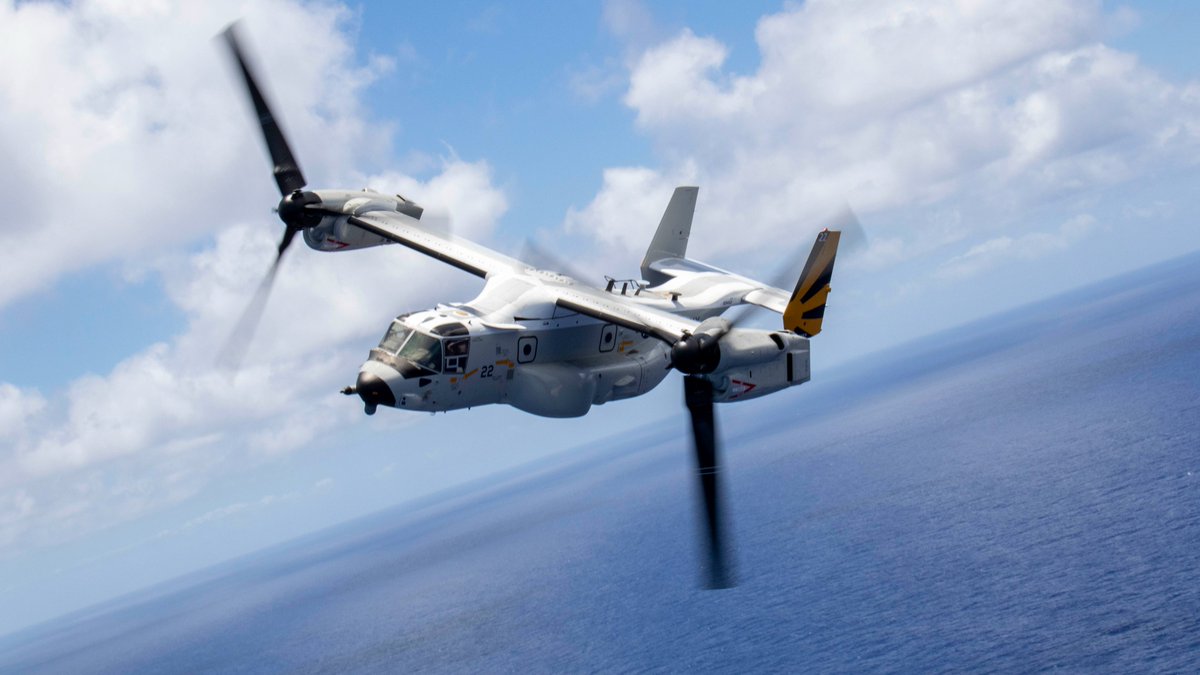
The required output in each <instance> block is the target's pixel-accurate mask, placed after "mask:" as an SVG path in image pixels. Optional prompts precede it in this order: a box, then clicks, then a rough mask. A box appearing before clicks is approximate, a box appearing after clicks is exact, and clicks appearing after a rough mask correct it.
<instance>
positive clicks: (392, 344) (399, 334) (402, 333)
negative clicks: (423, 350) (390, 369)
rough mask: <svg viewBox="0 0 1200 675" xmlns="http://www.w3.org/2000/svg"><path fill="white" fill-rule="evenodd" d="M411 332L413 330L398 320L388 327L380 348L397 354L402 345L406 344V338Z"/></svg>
mask: <svg viewBox="0 0 1200 675" xmlns="http://www.w3.org/2000/svg"><path fill="white" fill-rule="evenodd" d="M410 333H412V331H411V330H409V329H407V328H405V327H404V324H402V323H400V322H399V321H397V322H395V323H393V324H392V325H391V327H390V328H388V332H387V335H384V336H383V341H382V342H380V343H379V348H380V349H382V350H383V351H385V352H391V353H392V354H395V353H396V352H398V351H400V345H402V344H404V339H405V338H407V337H408V336H409V334H410Z"/></svg>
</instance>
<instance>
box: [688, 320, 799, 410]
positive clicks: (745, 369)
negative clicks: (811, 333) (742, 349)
mask: <svg viewBox="0 0 1200 675" xmlns="http://www.w3.org/2000/svg"><path fill="white" fill-rule="evenodd" d="M772 335H776V336H779V339H780V343H776V344H777V345H778V344H782V345H783V347H782V348H779V347H778V346H777V347H776V348H775V349H774V354H773V355H769V354H764V353H763V352H762V351H761V350H760V349H756V350H755V351H756V352H757V354H758V355H759V356H760V357H763V356H766V358H761V360H759V361H758V362H755V363H748V362H747V361H748V358H746V359H741V360H742V361H743V362H744V363H746V365H735V366H733V367H732V368H724V369H722V370H719V371H717V372H716V373H713V374H712V375H709V376H708V378H709V379H710V380H712V382H713V386H714V391H713V400H714V401H717V402H728V401H744V400H747V399H751V398H758V397H759V396H765V395H767V394H771V393H774V392H777V391H779V390H781V389H787V388H788V387H792V386H795V385H797V384H803V383H805V382H808V379H809V376H810V368H809V356H808V355H809V352H808V340H807V339H806V338H802V337H800V336H798V335H793V334H790V333H782V334H780V333H773V334H772ZM722 359H724V353H722ZM722 365H724V363H722Z"/></svg>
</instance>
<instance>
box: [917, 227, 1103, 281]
mask: <svg viewBox="0 0 1200 675" xmlns="http://www.w3.org/2000/svg"><path fill="white" fill-rule="evenodd" d="M1095 226H1096V219H1095V218H1094V217H1092V216H1091V215H1089V214H1086V213H1085V214H1080V215H1078V216H1075V217H1074V218H1072V219H1070V220H1068V221H1066V222H1065V223H1063V224H1062V225H1061V226H1059V228H1058V229H1057V230H1055V231H1053V232H1029V233H1027V234H1023V235H1020V236H1017V237H1012V236H1008V235H1005V236H1000V237H995V238H993V239H989V240H987V241H985V242H983V243H982V244H976V245H975V246H972V247H971V248H969V249H967V251H966V252H965V253H963V254H962V255H958V256H955V257H953V258H951V259H950V260H947V261H946V262H945V263H943V264H942V265H941V266H940V267H939V268H938V270H937V276H938V277H940V278H942V279H964V278H966V277H970V276H974V275H976V274H979V273H981V272H984V271H986V270H989V269H992V268H995V267H997V266H999V265H1001V264H1003V263H1005V262H1008V261H1012V260H1036V259H1038V258H1041V257H1043V256H1045V255H1048V254H1050V253H1053V252H1055V251H1061V250H1064V249H1066V248H1067V247H1069V246H1071V245H1072V244H1074V243H1075V242H1077V241H1079V240H1080V239H1082V238H1083V237H1085V236H1086V235H1087V234H1088V233H1089V232H1090V231H1092V230H1093V229H1094V228H1095Z"/></svg>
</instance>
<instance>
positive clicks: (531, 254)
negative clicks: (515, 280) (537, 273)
mask: <svg viewBox="0 0 1200 675" xmlns="http://www.w3.org/2000/svg"><path fill="white" fill-rule="evenodd" d="M520 260H521V262H523V263H526V264H528V265H532V266H534V267H536V268H538V269H541V270H546V271H548V272H557V273H559V274H562V275H565V276H568V277H571V278H572V279H574V280H576V281H583V280H584V279H585V278H586V277H587V275H585V274H582V273H581V272H580V271H579V270H577V269H575V268H574V267H573V266H572V265H571V264H570V263H568V262H566V261H565V260H563V259H562V258H559V257H558V256H556V255H554V254H553V253H550V252H549V251H547V250H546V249H544V248H542V247H541V246H540V245H538V243H537V242H535V241H534V240H533V239H532V238H526V239H525V245H524V247H523V248H522V250H521V255H520Z"/></svg>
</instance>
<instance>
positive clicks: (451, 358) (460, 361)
mask: <svg viewBox="0 0 1200 675" xmlns="http://www.w3.org/2000/svg"><path fill="white" fill-rule="evenodd" d="M445 348H446V372H447V373H462V372H465V371H466V369H467V356H468V352H469V351H470V350H471V339H470V338H465V337H463V338H446V344H445Z"/></svg>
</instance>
